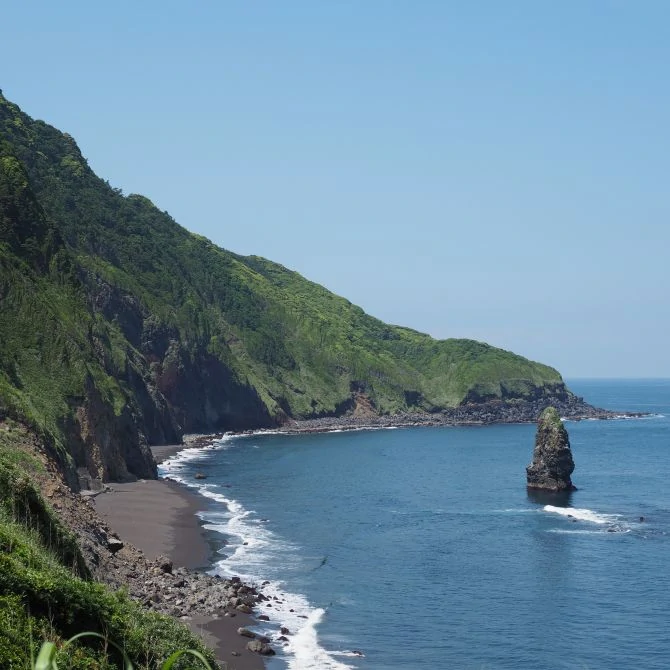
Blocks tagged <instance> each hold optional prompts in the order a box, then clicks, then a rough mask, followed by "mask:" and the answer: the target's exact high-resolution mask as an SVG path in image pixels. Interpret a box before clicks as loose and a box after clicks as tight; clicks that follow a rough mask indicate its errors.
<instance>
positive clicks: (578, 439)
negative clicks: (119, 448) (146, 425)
mask: <svg viewBox="0 0 670 670" xmlns="http://www.w3.org/2000/svg"><path fill="white" fill-rule="evenodd" d="M570 386H571V388H572V389H573V390H574V391H575V392H576V393H578V394H579V395H583V396H584V397H585V398H586V400H587V401H589V402H591V403H593V404H596V405H599V406H604V407H608V408H611V409H620V410H631V411H649V412H653V413H654V414H655V416H652V417H650V418H644V419H639V420H617V421H584V422H578V423H575V422H570V423H567V424H566V426H567V428H568V431H569V433H570V438H571V442H572V449H573V455H574V459H575V462H576V466H577V467H576V470H575V472H574V474H573V481H574V483H575V484H576V486H577V487H578V489H579V490H578V491H576V492H574V493H572V494H571V495H569V496H566V497H564V498H562V499H559V498H555V497H551V496H550V497H547V496H537V495H536V496H529V495H528V493H527V491H526V488H525V466H526V465H527V464H528V462H529V461H530V458H531V454H532V447H533V439H534V432H535V429H534V426H528V425H515V426H491V427H479V428H478V427H468V428H413V429H398V430H378V431H359V432H355V433H349V432H346V433H334V434H326V435H301V436H286V435H262V436H250V437H239V438H227V439H225V440H223V441H222V442H221V443H219V444H218V445H215V446H214V447H213V448H211V449H201V450H196V451H190V452H184V453H183V454H182V455H181V456H180V457H178V458H177V459H174V460H173V461H171V462H170V463H168V464H165V465H164V466H162V468H161V470H162V472H163V473H164V474H168V473H169V474H170V475H171V476H174V477H178V478H182V479H183V480H184V481H186V482H190V483H195V482H194V480H193V474H194V473H195V472H196V471H204V472H206V473H207V475H208V478H207V480H206V484H205V487H203V489H202V491H203V493H205V495H206V496H208V505H207V510H206V511H205V512H204V513H203V517H204V518H205V520H206V521H207V524H208V527H209V528H210V529H211V530H212V531H214V532H216V533H218V537H220V540H221V555H220V559H219V560H218V561H217V564H216V565H215V566H213V569H215V570H217V571H219V572H221V573H222V574H239V575H243V576H245V577H247V578H251V579H255V580H257V581H260V580H266V579H267V580H270V581H271V584H270V585H268V586H267V587H266V589H268V590H266V593H270V594H274V595H276V597H277V598H278V599H279V601H281V602H278V601H273V603H272V605H273V606H272V607H271V608H266V610H267V613H268V614H269V615H270V616H271V618H272V619H273V621H272V622H271V624H270V625H266V624H263V626H261V627H259V630H266V631H270V632H271V633H274V632H275V631H276V628H277V626H278V625H279V624H283V625H287V626H288V627H289V628H290V629H291V631H292V632H294V633H297V634H294V635H292V636H291V644H290V646H289V647H288V648H287V649H286V650H285V651H284V652H283V653H281V654H280V655H279V656H278V657H276V658H275V659H273V660H272V661H271V662H270V668H273V669H274V668H286V667H291V668H303V669H306V668H315V669H316V668H318V669H324V670H327V669H328V668H346V667H351V668H361V669H368V670H382V669H394V668H483V667H484V668H529V669H530V668H533V669H535V668H585V667H586V668H603V669H605V668H607V669H609V668H613V667H621V668H629V667H636V668H665V667H667V666H668V659H670V639H669V638H668V636H667V635H666V621H667V612H668V611H669V610H670V588H669V587H670V577H669V576H668V572H669V570H668V568H669V567H670V564H669V560H668V551H669V549H670V544H669V538H670V534H669V533H670V489H669V488H668V486H667V472H668V464H669V463H668V461H669V457H670V439H669V438H670V430H669V429H670V419H669V418H668V417H669V416H670V381H630V380H627V381H611V380H608V381H573V382H571V383H570ZM566 506H569V507H571V508H573V509H572V510H570V511H568V510H566V509H565V508H566ZM568 514H570V516H568ZM641 516H643V517H645V521H644V522H640V517H641ZM244 542H246V543H247V544H244ZM290 609H293V610H294V611H293V612H290V611H289V610H290ZM303 617H307V618H303ZM353 650H361V651H362V652H363V653H364V654H365V658H358V657H356V656H354V655H352V653H351V652H352V651H353Z"/></svg>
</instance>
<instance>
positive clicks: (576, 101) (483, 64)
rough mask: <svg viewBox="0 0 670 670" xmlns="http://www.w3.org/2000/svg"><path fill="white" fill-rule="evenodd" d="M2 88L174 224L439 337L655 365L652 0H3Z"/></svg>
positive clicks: (655, 368) (665, 83) (533, 353)
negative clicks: (271, 262)
mask: <svg viewBox="0 0 670 670" xmlns="http://www.w3.org/2000/svg"><path fill="white" fill-rule="evenodd" d="M7 5H8V6H3V11H2V52H3V58H2V65H1V66H0V72H1V73H2V74H1V77H0V88H2V89H3V91H4V94H5V96H6V97H8V98H9V99H10V100H12V101H13V102H15V103H17V104H18V105H19V106H21V107H22V108H23V109H24V111H26V112H27V113H28V114H30V115H31V116H33V117H36V118H41V119H44V120H45V121H48V122H49V123H51V124H53V125H55V126H57V127H58V128H60V129H61V130H63V131H67V132H69V133H70V134H71V135H73V136H74V137H75V139H76V140H77V142H78V143H79V146H80V147H81V149H82V151H83V153H84V155H85V156H86V157H87V158H88V160H89V163H90V164H91V166H92V167H93V168H94V169H95V170H96V172H97V173H98V174H99V175H100V176H101V177H103V178H105V179H108V180H109V181H110V183H111V184H112V185H113V186H115V187H120V188H122V189H123V191H124V192H125V193H142V194H144V195H146V196H148V197H149V198H151V199H152V200H153V202H154V203H156V205H157V206H158V207H160V208H161V209H164V210H167V211H168V212H169V213H170V214H171V215H172V216H173V217H174V218H175V219H176V220H177V221H178V222H179V223H181V224H182V225H184V226H185V227H186V228H188V229H189V230H192V231H194V232H198V233H200V234H203V235H205V236H207V237H209V238H210V239H211V240H213V241H214V242H215V243H217V244H219V245H221V246H223V247H225V248H227V249H231V250H233V251H236V252H238V253H242V254H258V255H262V256H265V257H267V258H270V259H272V260H274V261H277V262H279V263H281V264H282V265H285V266H287V267H289V268H292V269H295V270H297V271H298V272H300V273H301V274H303V275H305V276H306V277H307V278H309V279H311V280H313V281H316V282H318V283H320V284H323V285H325V286H326V287H328V288H329V289H331V290H332V291H334V292H336V293H338V294H340V295H343V296H345V297H347V298H348V299H349V300H351V301H352V302H354V303H356V304H359V305H361V306H362V307H363V308H364V309H365V310H366V311H367V312H369V313H370V314H373V315H374V316H377V317H379V318H381V319H383V320H385V321H388V322H391V323H397V324H402V325H406V326H410V327H413V328H415V329H418V330H422V331H425V332H428V333H430V334H431V335H433V336H435V337H441V338H442V337H471V338H475V339H479V340H484V341H486V342H489V343H491V344H494V345H496V346H500V347H503V348H505V349H510V350H513V351H515V352H517V353H520V354H522V355H524V356H527V357H529V358H532V359H535V360H540V361H542V362H545V363H548V364H550V365H553V366H555V367H557V368H558V369H559V370H560V371H561V372H562V373H563V375H564V376H566V377H586V376H605V377H617V376H621V377H625V376H665V377H670V346H668V333H669V332H670V312H669V310H668V296H669V289H670V268H669V265H668V250H669V249H670V226H669V225H668V222H669V217H668V214H669V209H670V189H669V188H668V186H669V177H670V174H669V172H670V170H669V168H670V88H669V87H670V70H669V67H670V3H668V2H652V1H647V0H645V1H643V2H630V1H629V0H620V1H615V0H611V1H608V0H600V1H598V2H593V1H589V0H565V1H562V2H549V1H546V2H544V1H541V0H540V1H538V0H529V1H527V2H522V1H516V0H508V1H505V2H502V1H500V0H491V1H490V2H477V1H472V0H467V1H465V0H463V1H461V2H449V1H447V0H434V1H429V0H424V1H422V0H412V1H411V2H410V1H404V0H328V1H326V0H303V1H297V0H296V1H292V0H281V1H275V0H253V1H249V2H247V1H243V0H237V1H234V2H233V1H232V0H231V1H226V0H216V1H214V0H211V1H204V0H203V1H199V2H190V3H189V2H185V1H182V2H170V1H165V0H164V1H161V2H154V1H149V0H145V1H143V2H137V1H134V2H128V1H126V0H116V1H115V2H105V3H101V2H91V1H90V0H87V1H86V2H83V1H79V0H72V1H68V0H64V1H63V2H52V1H48V2H34V1H32V0H22V2H20V3H19V2H12V3H7Z"/></svg>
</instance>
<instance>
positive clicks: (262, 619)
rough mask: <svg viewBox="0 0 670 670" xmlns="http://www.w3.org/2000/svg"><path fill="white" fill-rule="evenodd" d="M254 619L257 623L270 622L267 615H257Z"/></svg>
mask: <svg viewBox="0 0 670 670" xmlns="http://www.w3.org/2000/svg"><path fill="white" fill-rule="evenodd" d="M256 618H257V619H258V620H259V621H270V617H269V616H268V615H267V614H259V615H258V616H257V617H256Z"/></svg>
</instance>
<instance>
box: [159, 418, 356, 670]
mask: <svg viewBox="0 0 670 670" xmlns="http://www.w3.org/2000/svg"><path fill="white" fill-rule="evenodd" d="M268 432H269V431H268ZM266 434H267V432H266ZM232 437H241V436H230V437H228V436H226V437H224V438H223V439H221V440H217V442H215V443H213V444H212V445H208V446H204V447H202V446H199V447H194V448H191V449H185V450H183V451H181V452H179V453H178V454H177V455H176V456H175V457H173V458H171V459H170V460H169V461H165V462H164V463H162V464H161V466H160V467H159V472H160V474H161V475H163V476H169V477H171V478H172V479H174V480H175V481H178V482H181V483H183V484H186V485H187V486H190V487H192V488H196V489H198V491H199V492H200V493H201V494H202V495H203V496H205V497H206V498H209V499H210V500H213V501H215V502H216V503H218V505H217V506H216V507H217V509H215V510H213V511H211V512H210V511H208V512H206V513H204V514H202V515H201V516H202V518H203V519H204V520H205V528H207V529H209V530H214V531H217V532H220V533H221V534H223V535H225V536H226V537H227V538H228V539H229V544H227V545H225V546H224V547H223V548H222V550H221V551H222V552H223V553H225V554H226V557H225V558H223V559H221V560H220V561H218V563H217V564H216V567H215V569H214V572H216V573H218V574H221V575H222V576H234V575H237V576H239V577H241V578H242V579H243V580H244V581H247V582H253V583H256V584H259V583H260V582H261V581H262V580H266V577H267V575H268V573H269V572H270V571H272V572H274V570H273V569H272V568H275V569H276V566H283V567H284V568H289V569H290V567H292V566H291V563H292V562H293V563H294V566H297V565H299V564H300V560H301V559H300V552H299V547H296V546H294V545H292V544H291V543H289V542H286V541H285V540H283V539H282V538H280V537H279V536H277V535H276V534H275V533H273V532H272V531H271V530H270V529H269V528H268V527H267V525H266V520H264V519H259V518H257V517H256V516H255V512H254V511H253V510H248V509H245V507H244V506H243V505H242V504H241V503H240V502H239V501H237V500H234V499H232V498H228V497H227V496H226V495H224V494H223V493H221V491H220V490H219V487H218V486H217V485H216V484H214V483H205V484H203V483H200V482H198V483H194V482H193V480H192V479H191V478H190V477H189V478H186V477H184V476H182V471H183V470H184V469H186V467H187V464H190V463H192V462H193V461H196V460H197V459H199V458H201V457H202V456H203V455H205V454H206V453H207V452H209V451H211V450H214V449H216V450H220V449H226V448H229V447H230V446H232V442H231V438H232ZM266 581H267V580H266ZM261 590H262V592H263V594H264V595H265V596H267V597H268V598H269V601H268V602H265V603H261V604H259V610H262V611H263V612H264V613H266V614H268V615H269V616H270V617H271V619H272V622H271V623H270V622H268V623H265V622H259V623H258V626H257V627H256V628H257V629H258V631H259V632H262V633H264V634H267V635H268V636H273V635H276V634H277V630H278V627H279V626H286V627H287V628H288V629H289V630H290V631H291V633H292V635H291V636H290V637H289V642H288V643H286V644H285V646H284V647H283V648H280V649H281V650H282V651H283V652H284V653H285V654H286V658H285V660H286V663H287V664H288V667H289V668H290V669H291V670H350V669H351V668H353V667H354V666H351V665H348V664H346V663H344V662H342V661H339V660H337V659H336V658H335V656H352V657H354V656H359V655H358V654H354V653H353V652H348V651H333V652H331V651H327V650H326V649H324V648H323V647H322V646H321V645H320V644H319V639H318V634H317V626H318V625H319V623H321V621H323V618H324V616H326V610H324V609H323V608H316V607H313V606H312V605H311V604H310V603H309V602H308V600H307V599H306V598H305V597H304V596H303V595H301V594H298V593H291V592H289V591H286V590H285V588H284V587H283V584H282V582H281V581H279V580H272V581H270V582H269V583H265V584H264V585H263V587H262V589H261ZM268 605H270V607H268Z"/></svg>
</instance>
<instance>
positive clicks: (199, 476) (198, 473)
mask: <svg viewBox="0 0 670 670" xmlns="http://www.w3.org/2000/svg"><path fill="white" fill-rule="evenodd" d="M194 477H195V478H196V479H207V475H206V474H204V473H202V472H196V473H195V475H194Z"/></svg>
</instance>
